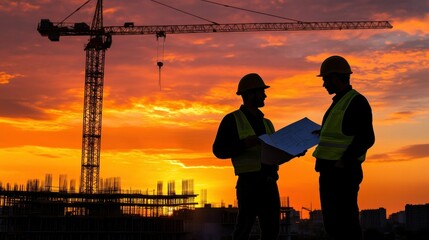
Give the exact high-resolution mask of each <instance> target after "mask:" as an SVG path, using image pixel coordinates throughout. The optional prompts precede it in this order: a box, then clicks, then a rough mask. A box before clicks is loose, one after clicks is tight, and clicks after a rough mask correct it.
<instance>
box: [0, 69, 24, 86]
mask: <svg viewBox="0 0 429 240" xmlns="http://www.w3.org/2000/svg"><path fill="white" fill-rule="evenodd" d="M22 76H23V75H21V74H9V73H6V72H1V71H0V84H8V83H10V81H11V80H13V79H14V78H17V77H22Z"/></svg>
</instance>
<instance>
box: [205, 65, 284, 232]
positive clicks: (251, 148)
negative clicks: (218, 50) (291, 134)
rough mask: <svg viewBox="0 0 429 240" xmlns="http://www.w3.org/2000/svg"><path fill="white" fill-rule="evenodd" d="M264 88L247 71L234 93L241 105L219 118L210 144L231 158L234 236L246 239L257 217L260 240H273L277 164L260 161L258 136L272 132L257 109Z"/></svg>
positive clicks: (277, 216) (277, 200) (216, 152)
mask: <svg viewBox="0 0 429 240" xmlns="http://www.w3.org/2000/svg"><path fill="white" fill-rule="evenodd" d="M267 88H269V86H267V85H265V83H264V81H263V80H262V78H261V77H260V76H259V75H258V74H256V73H250V74H247V75H245V76H244V77H243V78H242V79H241V80H240V82H239V84H238V90H237V95H241V97H242V99H243V105H241V107H240V109H238V110H236V111H234V112H231V113H229V114H227V115H226V116H225V117H224V118H223V119H222V122H221V123H220V125H219V129H218V132H217V135H216V139H215V141H214V144H213V153H214V155H215V156H216V157H218V158H220V159H229V158H231V160H232V164H233V166H234V172H235V175H238V180H237V185H236V194H237V201H238V216H237V222H236V226H235V230H234V233H233V239H234V240H247V239H249V235H250V232H251V229H252V226H253V224H254V222H255V220H256V217H258V220H259V226H260V229H261V239H262V240H275V239H277V236H278V234H279V221H280V197H279V191H278V187H277V179H278V178H279V176H278V173H277V171H278V165H267V164H263V163H261V142H260V140H259V138H258V136H260V135H262V134H265V133H268V134H271V133H273V132H274V127H273V124H272V123H271V121H270V120H268V119H266V118H264V114H263V113H262V112H261V111H260V110H259V108H261V107H263V106H264V105H265V103H264V100H265V98H266V97H267V95H266V94H265V89H267Z"/></svg>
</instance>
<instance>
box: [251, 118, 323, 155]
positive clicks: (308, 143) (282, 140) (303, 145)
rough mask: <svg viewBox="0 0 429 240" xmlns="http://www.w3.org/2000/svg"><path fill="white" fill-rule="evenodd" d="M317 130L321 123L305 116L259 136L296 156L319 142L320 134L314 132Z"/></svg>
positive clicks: (269, 143)
mask: <svg viewBox="0 0 429 240" xmlns="http://www.w3.org/2000/svg"><path fill="white" fill-rule="evenodd" d="M315 130H320V125H319V124H317V123H315V122H313V121H311V120H310V119H308V118H306V117H305V118H303V119H301V120H299V121H296V122H294V123H292V124H290V125H288V126H286V127H284V128H282V129H280V130H278V131H276V132H275V133H273V134H271V135H268V134H264V135H261V136H259V138H260V139H261V140H262V141H264V142H265V143H266V144H268V145H271V146H273V147H275V148H278V149H280V150H282V151H284V152H287V153H289V154H291V155H293V156H296V155H298V154H300V153H303V152H304V151H305V150H307V149H309V148H311V147H313V146H315V145H316V144H318V143H319V136H318V135H317V134H313V133H312V132H313V131H315Z"/></svg>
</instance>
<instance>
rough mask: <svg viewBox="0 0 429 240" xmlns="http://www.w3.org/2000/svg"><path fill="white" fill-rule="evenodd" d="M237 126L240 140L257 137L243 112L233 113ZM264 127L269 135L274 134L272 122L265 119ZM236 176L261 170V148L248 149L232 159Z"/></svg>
mask: <svg viewBox="0 0 429 240" xmlns="http://www.w3.org/2000/svg"><path fill="white" fill-rule="evenodd" d="M233 115H234V117H235V122H236V124H237V130H238V137H239V138H240V140H243V139H245V138H246V137H249V136H253V135H255V131H254V130H253V128H252V126H251V125H250V123H249V120H247V118H246V115H244V113H243V112H242V111H241V110H237V111H234V112H233ZM263 121H264V126H265V131H266V133H267V134H272V133H273V132H274V126H273V124H272V123H271V121H270V120H268V119H266V118H264V120H263ZM231 160H232V165H233V166H234V172H235V175H238V174H240V173H247V172H257V171H259V170H261V146H260V145H258V146H254V147H251V148H247V149H246V150H244V152H242V153H241V154H240V155H239V156H236V157H232V158H231Z"/></svg>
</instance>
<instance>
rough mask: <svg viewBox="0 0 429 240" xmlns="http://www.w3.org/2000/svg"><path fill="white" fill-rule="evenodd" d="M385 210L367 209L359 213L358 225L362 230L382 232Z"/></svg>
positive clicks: (385, 223)
mask: <svg viewBox="0 0 429 240" xmlns="http://www.w3.org/2000/svg"><path fill="white" fill-rule="evenodd" d="M386 216H387V215H386V209H385V208H379V209H367V210H362V211H361V212H360V223H361V226H362V229H363V230H366V229H376V230H379V231H382V230H384V229H385V228H386V225H387V218H386Z"/></svg>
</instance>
